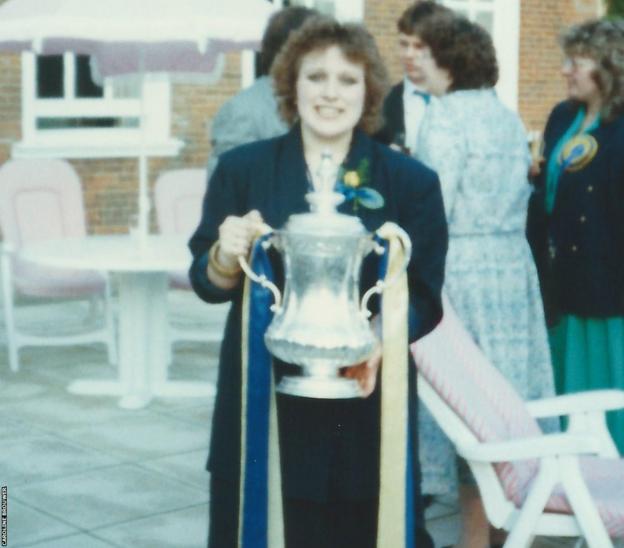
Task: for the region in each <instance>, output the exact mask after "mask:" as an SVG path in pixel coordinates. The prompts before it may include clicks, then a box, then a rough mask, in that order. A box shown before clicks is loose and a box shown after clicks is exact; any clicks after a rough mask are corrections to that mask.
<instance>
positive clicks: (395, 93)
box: [375, 82, 405, 146]
mask: <svg viewBox="0 0 624 548" xmlns="http://www.w3.org/2000/svg"><path fill="white" fill-rule="evenodd" d="M403 87H404V86H403V82H400V83H398V84H396V85H395V86H392V89H391V90H390V93H388V95H387V97H386V99H385V100H384V104H383V126H382V127H381V129H380V130H379V131H378V132H377V133H376V134H375V139H377V140H378V141H379V142H381V143H384V144H386V145H391V144H396V145H399V146H404V145H405V116H404V108H403Z"/></svg>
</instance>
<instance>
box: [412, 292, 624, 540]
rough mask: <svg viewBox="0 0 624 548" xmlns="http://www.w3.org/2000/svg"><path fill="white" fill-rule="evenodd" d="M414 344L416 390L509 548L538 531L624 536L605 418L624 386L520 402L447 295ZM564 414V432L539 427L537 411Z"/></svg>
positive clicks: (617, 467) (617, 463)
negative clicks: (440, 313)
mask: <svg viewBox="0 0 624 548" xmlns="http://www.w3.org/2000/svg"><path fill="white" fill-rule="evenodd" d="M411 350H412V354H413V356H414V360H415V362H416V367H417V369H418V392H419V396H420V398H421V399H422V401H423V402H424V404H425V405H426V407H427V408H428V409H429V411H430V412H431V414H432V415H433V417H434V418H435V419H436V421H437V422H438V424H439V426H440V427H441V429H442V430H443V431H444V433H445V434H446V435H447V436H448V437H449V439H450V440H451V441H452V442H453V444H454V445H455V448H456V451H457V453H458V455H460V456H462V457H463V458H464V459H466V461H467V462H468V464H469V466H470V469H471V471H472V473H473V475H474V477H475V479H476V482H477V485H478V487H479V491H480V494H481V498H482V500H483V504H484V507H485V512H486V514H487V517H488V519H489V521H490V523H491V524H492V525H493V526H494V527H496V528H503V529H505V530H507V531H509V535H508V538H507V541H506V542H505V545H504V546H505V547H506V548H520V547H526V546H529V545H530V542H531V541H532V539H533V537H534V536H535V535H544V536H562V537H583V538H584V539H585V540H586V542H587V544H588V546H589V547H590V548H609V547H612V546H613V544H612V540H611V539H614V538H624V459H622V458H620V457H619V455H618V453H617V450H616V447H615V444H614V443H613V440H612V439H611V437H610V435H609V432H608V430H607V427H606V422H605V417H604V412H605V411H609V410H615V409H619V408H622V407H624V391H621V390H599V391H591V392H583V393H579V394H572V395H566V396H560V397H554V398H548V399H544V400H535V401H530V402H524V401H523V400H522V399H521V398H520V397H519V395H518V394H517V392H516V391H515V390H514V388H513V387H512V386H511V384H510V383H509V382H507V380H506V379H505V378H504V377H503V376H502V375H501V374H500V373H499V372H498V370H497V369H496V368H495V367H494V366H493V365H492V364H491V363H489V361H488V359H487V358H486V357H485V355H484V354H483V353H482V352H481V350H480V349H479V347H478V346H477V345H476V343H475V342H474V341H473V339H472V337H471V336H470V334H469V333H468V332H467V331H466V329H465V328H464V326H463V325H462V323H461V320H460V319H459V318H458V316H457V315H456V313H455V312H454V310H453V309H452V307H451V305H450V303H449V301H448V299H446V298H445V299H444V317H443V319H442V321H441V322H440V324H439V325H438V326H437V327H436V328H435V329H434V330H433V331H432V332H431V333H429V334H428V335H426V336H425V337H423V338H422V339H420V340H418V341H416V342H415V343H413V344H412V346H411ZM564 415H566V416H569V419H570V422H569V427H568V429H567V431H566V432H564V433H557V434H543V433H542V431H541V430H540V428H539V426H538V424H537V422H536V420H535V419H536V418H543V417H553V416H564Z"/></svg>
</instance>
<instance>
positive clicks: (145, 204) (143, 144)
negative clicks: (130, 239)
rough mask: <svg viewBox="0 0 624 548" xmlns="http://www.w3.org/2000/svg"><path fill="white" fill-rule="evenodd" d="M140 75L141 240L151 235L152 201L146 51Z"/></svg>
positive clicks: (139, 213)
mask: <svg viewBox="0 0 624 548" xmlns="http://www.w3.org/2000/svg"><path fill="white" fill-rule="evenodd" d="M139 75H140V85H141V90H140V92H141V114H140V120H139V123H140V132H141V135H140V143H139V194H138V198H137V201H138V227H137V228H138V233H139V237H140V238H146V237H147V236H148V234H149V213H150V199H149V189H148V178H149V177H148V175H149V173H148V164H147V135H146V130H147V128H146V124H145V118H146V114H145V87H146V86H145V51H144V50H143V48H140V51H139Z"/></svg>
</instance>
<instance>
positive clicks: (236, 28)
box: [0, 0, 275, 76]
mask: <svg viewBox="0 0 624 548" xmlns="http://www.w3.org/2000/svg"><path fill="white" fill-rule="evenodd" d="M274 10H275V6H274V5H273V4H271V3H270V2H267V1H266V0H227V1H223V0H149V2H145V0H107V1H106V2H102V1H100V0H43V1H42V0H8V1H7V2H5V3H4V4H3V5H2V6H0V49H3V50H13V51H24V50H33V51H35V52H37V53H42V54H53V53H63V52H65V51H72V52H75V53H82V54H87V55H91V56H94V57H95V58H96V59H97V61H98V64H99V66H100V69H101V71H102V75H103V76H111V75H116V74H125V73H128V72H133V71H139V70H143V71H146V72H154V71H158V72H161V71H184V72H203V71H205V70H206V69H207V68H208V69H209V70H210V69H211V68H212V67H213V66H214V57H215V56H216V55H217V54H219V53H224V52H227V51H232V50H236V49H245V48H254V47H256V46H257V45H258V42H259V41H260V38H261V36H262V33H263V31H264V28H265V26H266V23H267V19H268V17H269V16H270V15H271V13H272V12H273V11H274ZM141 56H142V59H140V57H141ZM141 62H142V66H140V64H141Z"/></svg>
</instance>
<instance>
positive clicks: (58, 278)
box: [13, 259, 106, 298]
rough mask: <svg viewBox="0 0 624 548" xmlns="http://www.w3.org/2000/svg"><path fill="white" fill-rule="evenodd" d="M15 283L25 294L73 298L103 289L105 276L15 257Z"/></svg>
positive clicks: (16, 287) (99, 291)
mask: <svg viewBox="0 0 624 548" xmlns="http://www.w3.org/2000/svg"><path fill="white" fill-rule="evenodd" d="M13 285H14V287H15V289H16V290H17V291H18V293H21V294H22V295H29V296H33V297H57V298H72V297H85V296H88V295H94V294H97V293H103V292H104V290H105V288H106V278H105V277H104V276H103V275H102V274H101V273H100V272H96V271H94V270H69V269H64V268H48V267H45V266H41V265H38V264H35V263H30V262H27V261H23V260H20V259H16V260H14V261H13Z"/></svg>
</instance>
